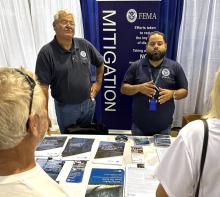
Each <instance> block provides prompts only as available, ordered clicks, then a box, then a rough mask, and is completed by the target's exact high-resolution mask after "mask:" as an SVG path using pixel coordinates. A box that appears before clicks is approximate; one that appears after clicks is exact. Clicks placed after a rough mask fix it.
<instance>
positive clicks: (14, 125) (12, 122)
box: [0, 67, 46, 150]
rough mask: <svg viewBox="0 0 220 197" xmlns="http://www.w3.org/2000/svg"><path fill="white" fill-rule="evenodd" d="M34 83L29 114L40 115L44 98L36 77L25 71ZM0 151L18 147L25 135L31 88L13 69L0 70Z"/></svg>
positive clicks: (23, 70)
mask: <svg viewBox="0 0 220 197" xmlns="http://www.w3.org/2000/svg"><path fill="white" fill-rule="evenodd" d="M21 71H22V72H23V73H25V74H28V75H29V76H30V77H31V78H33V79H34V81H35V82H36V86H35V87H34V94H33V103H32V110H31V112H33V113H36V114H39V115H41V114H42V113H43V110H42V108H44V106H45V102H46V101H45V96H44V94H43V91H42V89H41V87H40V85H39V84H38V83H37V81H36V77H35V76H34V75H33V74H32V73H31V72H30V71H27V70H25V69H22V70H21ZM0 92H1V96H0V150H1V149H9V148H13V147H15V146H16V145H18V144H19V143H20V142H21V141H22V140H23V138H24V137H25V136H26V134H27V121H28V118H29V104H30V100H31V96H30V95H31V87H30V84H29V83H28V82H27V81H26V80H25V77H24V76H23V75H22V74H21V73H19V72H18V71H16V69H15V68H9V67H2V68H0Z"/></svg>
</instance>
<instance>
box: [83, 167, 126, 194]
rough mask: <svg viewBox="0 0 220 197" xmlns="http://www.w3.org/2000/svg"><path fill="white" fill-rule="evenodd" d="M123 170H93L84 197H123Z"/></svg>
mask: <svg viewBox="0 0 220 197" xmlns="http://www.w3.org/2000/svg"><path fill="white" fill-rule="evenodd" d="M123 186H124V170H123V169H102V168H93V169H92V171H91V175H90V179H89V184H88V187H87V190H86V195H85V196H86V197H99V196H117V197H123Z"/></svg>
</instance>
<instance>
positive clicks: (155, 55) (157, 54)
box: [146, 51, 166, 61]
mask: <svg viewBox="0 0 220 197" xmlns="http://www.w3.org/2000/svg"><path fill="white" fill-rule="evenodd" d="M146 53H147V57H148V59H149V60H152V61H159V60H162V59H163V58H164V56H165V54H166V51H153V52H149V51H147V52H146Z"/></svg>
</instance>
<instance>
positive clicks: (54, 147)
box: [35, 136, 67, 157]
mask: <svg viewBox="0 0 220 197" xmlns="http://www.w3.org/2000/svg"><path fill="white" fill-rule="evenodd" d="M66 139H67V136H47V137H45V138H44V139H43V141H42V142H41V143H40V144H39V145H38V146H37V148H36V151H35V156H37V157H55V156H59V155H60V153H61V151H62V149H63V146H64V143H65V142H66Z"/></svg>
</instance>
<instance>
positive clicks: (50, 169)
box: [36, 158, 65, 181]
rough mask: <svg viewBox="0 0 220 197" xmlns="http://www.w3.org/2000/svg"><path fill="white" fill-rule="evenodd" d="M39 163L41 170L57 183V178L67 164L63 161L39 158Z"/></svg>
mask: <svg viewBox="0 0 220 197" xmlns="http://www.w3.org/2000/svg"><path fill="white" fill-rule="evenodd" d="M36 161H37V163H38V164H39V165H40V166H41V168H42V169H43V170H44V171H45V172H46V173H47V174H48V175H49V176H50V177H51V178H52V179H53V180H56V181H57V177H58V175H59V173H60V171H61V169H62V167H63V165H64V163H65V161H62V160H54V159H43V158H37V159H36Z"/></svg>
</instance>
